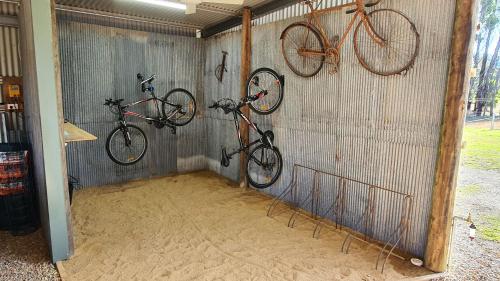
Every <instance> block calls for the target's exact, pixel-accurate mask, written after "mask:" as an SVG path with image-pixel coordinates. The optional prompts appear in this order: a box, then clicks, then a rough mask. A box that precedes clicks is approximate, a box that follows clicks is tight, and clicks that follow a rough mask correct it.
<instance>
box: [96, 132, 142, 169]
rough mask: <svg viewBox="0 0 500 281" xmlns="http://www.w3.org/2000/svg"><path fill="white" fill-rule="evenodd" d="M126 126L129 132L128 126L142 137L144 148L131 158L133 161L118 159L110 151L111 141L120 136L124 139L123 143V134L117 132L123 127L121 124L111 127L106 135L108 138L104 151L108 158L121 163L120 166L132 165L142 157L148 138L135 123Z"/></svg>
mask: <svg viewBox="0 0 500 281" xmlns="http://www.w3.org/2000/svg"><path fill="white" fill-rule="evenodd" d="M126 128H127V130H129V132H130V128H132V129H135V130H137V132H138V133H139V134H140V135H141V136H142V138H143V139H144V148H143V149H142V152H141V153H140V154H139V155H138V156H136V157H135V158H134V159H133V161H128V162H125V161H122V160H120V159H118V155H114V153H113V152H112V148H111V143H112V141H113V139H114V137H122V138H123V139H124V143H125V142H126V141H125V137H124V136H123V134H117V133H118V132H119V131H121V130H122V129H123V127H122V126H119V127H116V128H115V129H113V131H111V133H110V134H109V135H108V138H107V140H106V153H107V154H108V156H109V158H110V159H111V160H112V161H113V162H115V163H116V164H119V165H122V166H129V165H133V164H135V163H137V162H139V161H140V160H141V159H142V158H143V157H144V155H146V151H147V149H148V138H147V137H146V134H145V133H144V131H143V130H142V129H141V128H139V127H137V126H135V125H127V126H126Z"/></svg>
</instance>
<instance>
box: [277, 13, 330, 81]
mask: <svg viewBox="0 0 500 281" xmlns="http://www.w3.org/2000/svg"><path fill="white" fill-rule="evenodd" d="M305 51H307V52H309V54H305V53H304V52H305ZM281 52H282V53H283V57H284V58H285V62H286V64H287V65H288V67H290V69H291V70H292V71H293V72H294V73H295V74H297V75H299V76H302V77H312V76H314V75H316V74H317V73H318V72H319V71H320V70H321V68H323V64H324V63H325V47H324V44H323V40H322V39H321V36H320V34H319V33H318V32H317V31H316V30H315V29H313V28H312V27H311V26H310V25H309V24H308V23H306V22H297V23H293V24H291V25H289V26H288V27H287V28H286V29H285V30H284V31H283V33H282V34H281Z"/></svg>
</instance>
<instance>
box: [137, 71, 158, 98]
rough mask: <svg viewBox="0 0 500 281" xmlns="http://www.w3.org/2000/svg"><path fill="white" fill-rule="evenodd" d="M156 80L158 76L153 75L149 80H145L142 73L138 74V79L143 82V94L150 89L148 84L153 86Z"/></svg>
mask: <svg viewBox="0 0 500 281" xmlns="http://www.w3.org/2000/svg"><path fill="white" fill-rule="evenodd" d="M155 78H156V74H153V75H151V76H150V77H149V78H148V79H144V75H142V74H141V73H137V79H139V81H141V90H142V92H143V93H144V92H146V90H147V89H148V87H147V86H146V84H151V83H152V82H153V81H154V80H155Z"/></svg>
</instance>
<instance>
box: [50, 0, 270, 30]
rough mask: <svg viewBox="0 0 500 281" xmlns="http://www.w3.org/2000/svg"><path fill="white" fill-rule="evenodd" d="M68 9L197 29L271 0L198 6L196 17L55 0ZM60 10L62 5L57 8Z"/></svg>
mask: <svg viewBox="0 0 500 281" xmlns="http://www.w3.org/2000/svg"><path fill="white" fill-rule="evenodd" d="M56 2H57V4H59V5H62V7H63V8H64V7H67V8H79V9H90V10H95V11H100V12H107V13H114V14H121V15H127V16H135V17H141V18H145V19H152V20H160V21H168V22H174V23H178V24H185V25H190V26H193V25H194V26H197V27H198V28H199V29H202V28H205V27H208V26H211V25H214V24H216V23H218V22H221V21H224V20H227V19H229V18H231V17H234V16H235V15H238V14H239V12H240V10H241V9H242V8H243V7H252V8H254V7H258V6H261V5H263V4H266V3H269V2H272V0H246V1H244V3H243V5H228V4H216V3H201V4H199V5H198V6H197V11H196V13H195V14H191V15H186V14H185V12H184V11H183V10H175V9H170V8H162V7H159V6H155V5H150V4H147V3H141V2H138V1H135V0H99V1H96V0H57V1H56ZM60 7H61V6H60Z"/></svg>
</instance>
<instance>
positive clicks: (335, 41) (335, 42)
mask: <svg viewBox="0 0 500 281" xmlns="http://www.w3.org/2000/svg"><path fill="white" fill-rule="evenodd" d="M330 42H332V46H335V47H337V46H338V45H339V42H340V36H338V35H335V36H333V37H332V40H331V41H330Z"/></svg>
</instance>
